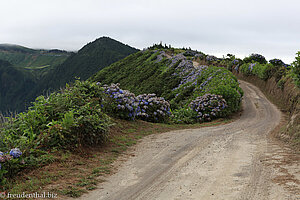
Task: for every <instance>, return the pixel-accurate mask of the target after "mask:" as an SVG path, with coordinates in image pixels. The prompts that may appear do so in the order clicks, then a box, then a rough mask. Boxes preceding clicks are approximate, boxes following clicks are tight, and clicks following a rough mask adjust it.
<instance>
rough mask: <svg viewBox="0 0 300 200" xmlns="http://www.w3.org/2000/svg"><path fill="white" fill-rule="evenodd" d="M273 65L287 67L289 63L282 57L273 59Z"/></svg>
mask: <svg viewBox="0 0 300 200" xmlns="http://www.w3.org/2000/svg"><path fill="white" fill-rule="evenodd" d="M269 62H270V63H271V64H272V65H274V66H284V67H287V65H286V64H285V63H284V62H283V61H282V60H280V59H277V58H274V59H272V60H270V61H269Z"/></svg>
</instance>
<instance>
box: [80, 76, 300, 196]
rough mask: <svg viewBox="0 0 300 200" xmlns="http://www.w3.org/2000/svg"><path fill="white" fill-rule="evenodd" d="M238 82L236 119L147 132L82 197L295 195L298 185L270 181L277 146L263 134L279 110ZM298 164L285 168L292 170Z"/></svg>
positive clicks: (272, 125) (276, 120)
mask: <svg viewBox="0 0 300 200" xmlns="http://www.w3.org/2000/svg"><path fill="white" fill-rule="evenodd" d="M240 82H241V87H242V89H243V90H244V92H245V96H244V100H243V109H244V111H243V114H242V115H241V117H240V118H239V119H238V120H236V121H234V122H233V123H230V124H226V125H222V126H217V127H207V128H201V129H192V130H179V131H172V132H168V133H163V134H157V135H151V136H149V137H146V138H145V139H143V140H142V141H141V142H140V143H139V144H138V145H136V146H135V147H134V149H132V150H131V152H129V154H131V155H132V154H133V156H131V157H129V158H128V159H127V161H126V162H123V163H122V164H121V166H120V167H119V169H118V172H117V173H116V174H114V175H112V176H110V177H108V178H107V181H106V182H104V183H102V184H101V185H99V188H98V189H96V190H94V191H92V192H90V193H88V194H85V195H84V196H82V197H81V199H84V200H86V199H93V200H94V199H95V200H96V199H109V200H123V199H124V200H129V199H140V200H147V199H163V200H168V199H172V200H173V199H174V200H175V199H178V200H188V199H197V200H201V199H203V200H209V199H247V200H248V199H255V200H257V199H270V200H271V199H272V200H273V199H278V200H282V199H298V198H297V197H299V196H297V190H294V191H292V190H290V189H291V188H288V187H285V185H280V184H278V183H276V182H274V178H276V176H277V175H278V173H280V172H279V171H276V168H274V167H273V165H274V163H275V162H277V161H278V159H279V160H280V159H282V158H283V157H282V156H283V155H281V154H280V151H281V150H282V148H279V146H278V145H276V144H274V143H272V142H270V141H269V140H268V138H267V134H268V133H269V132H270V131H271V130H273V129H274V128H275V127H276V126H277V125H278V124H279V122H280V118H281V113H280V111H279V110H278V109H277V108H276V107H275V106H274V105H273V104H271V103H270V102H269V101H268V100H267V99H266V98H265V96H264V95H263V94H262V93H261V92H260V91H259V89H257V88H256V87H255V86H253V85H251V84H249V83H246V82H243V81H240ZM285 155H286V154H285ZM274 156H275V157H274ZM276 156H277V157H276ZM280 156H281V157H280ZM275 158H276V159H275ZM275 164H276V163H275ZM295 164H296V165H295ZM297 164H299V163H294V165H289V168H288V169H287V170H294V173H295V174H297V173H296V172H297ZM298 166H299V165H298ZM298 169H299V168H298ZM295 170H296V172H295ZM298 172H299V171H298ZM298 175H299V174H298ZM296 178H297V177H296V175H294V183H293V184H294V186H295V185H296V189H297V187H298V186H299V185H298V186H297V181H295V180H297V179H296ZM294 188H295V187H294ZM295 191H296V192H295Z"/></svg>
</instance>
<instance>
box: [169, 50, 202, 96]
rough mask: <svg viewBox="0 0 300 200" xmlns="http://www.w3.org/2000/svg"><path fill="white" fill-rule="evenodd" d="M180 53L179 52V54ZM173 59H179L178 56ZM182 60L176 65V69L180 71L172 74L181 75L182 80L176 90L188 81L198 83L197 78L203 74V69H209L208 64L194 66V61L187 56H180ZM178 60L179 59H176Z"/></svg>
mask: <svg viewBox="0 0 300 200" xmlns="http://www.w3.org/2000/svg"><path fill="white" fill-rule="evenodd" d="M178 55H179V54H178ZM171 59H174V60H177V59H178V57H176V56H174V57H172V58H171ZM180 59H181V62H180V63H179V64H178V66H177V67H176V71H177V72H178V73H174V74H172V75H173V76H175V75H176V76H179V77H180V78H181V81H180V83H179V85H178V86H177V87H175V88H173V91H174V90H177V89H178V88H180V87H181V86H182V85H184V84H186V83H190V82H192V84H194V85H197V78H198V77H199V76H201V73H202V71H203V70H205V69H207V68H208V66H205V65H202V66H197V67H196V66H194V65H193V62H192V61H191V60H187V59H186V58H185V57H182V56H180ZM172 62H173V60H172ZM176 62H177V61H176Z"/></svg>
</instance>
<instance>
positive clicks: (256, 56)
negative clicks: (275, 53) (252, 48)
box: [243, 53, 267, 64]
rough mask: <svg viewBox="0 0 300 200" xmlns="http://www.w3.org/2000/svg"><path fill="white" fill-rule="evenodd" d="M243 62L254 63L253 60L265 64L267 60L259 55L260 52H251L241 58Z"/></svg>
mask: <svg viewBox="0 0 300 200" xmlns="http://www.w3.org/2000/svg"><path fill="white" fill-rule="evenodd" d="M243 61H244V62H245V63H254V62H258V63H260V64H266V63H267V60H266V58H265V57H264V56H262V55H260V54H255V53H253V54H251V55H250V56H248V57H246V58H244V60H243Z"/></svg>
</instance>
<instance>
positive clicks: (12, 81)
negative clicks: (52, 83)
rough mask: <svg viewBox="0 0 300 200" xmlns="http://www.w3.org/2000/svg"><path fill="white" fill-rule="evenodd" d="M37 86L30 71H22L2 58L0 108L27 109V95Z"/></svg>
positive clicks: (0, 67)
mask: <svg viewBox="0 0 300 200" xmlns="http://www.w3.org/2000/svg"><path fill="white" fill-rule="evenodd" d="M34 86H35V81H34V78H33V77H32V75H31V74H30V73H26V72H22V71H20V70H18V69H17V68H15V67H14V66H12V64H11V63H9V62H7V61H3V60H0V110H2V111H15V110H19V109H25V102H26V100H27V99H26V95H27V94H28V93H29V91H30V90H31V88H33V87H34Z"/></svg>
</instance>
